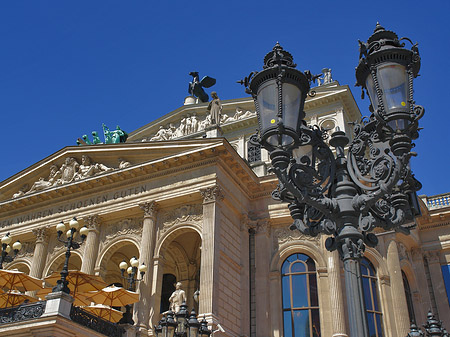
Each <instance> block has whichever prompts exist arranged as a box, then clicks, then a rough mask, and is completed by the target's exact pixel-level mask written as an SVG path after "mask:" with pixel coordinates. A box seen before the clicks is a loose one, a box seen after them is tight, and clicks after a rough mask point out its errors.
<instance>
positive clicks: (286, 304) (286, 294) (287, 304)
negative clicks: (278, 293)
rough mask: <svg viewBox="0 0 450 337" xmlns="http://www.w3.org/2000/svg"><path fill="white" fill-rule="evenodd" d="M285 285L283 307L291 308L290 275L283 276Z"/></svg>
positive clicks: (283, 284)
mask: <svg viewBox="0 0 450 337" xmlns="http://www.w3.org/2000/svg"><path fill="white" fill-rule="evenodd" d="M282 287H283V309H289V308H290V307H291V299H290V296H291V294H290V290H291V287H290V285H289V276H283V279H282Z"/></svg>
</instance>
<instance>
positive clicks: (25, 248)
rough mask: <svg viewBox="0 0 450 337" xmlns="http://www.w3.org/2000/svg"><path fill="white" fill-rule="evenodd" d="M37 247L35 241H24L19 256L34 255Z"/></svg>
mask: <svg viewBox="0 0 450 337" xmlns="http://www.w3.org/2000/svg"><path fill="white" fill-rule="evenodd" d="M36 242H37V241H36ZM35 247H36V243H35V242H22V249H21V250H19V252H18V253H17V258H21V257H33V255H34V249H35Z"/></svg>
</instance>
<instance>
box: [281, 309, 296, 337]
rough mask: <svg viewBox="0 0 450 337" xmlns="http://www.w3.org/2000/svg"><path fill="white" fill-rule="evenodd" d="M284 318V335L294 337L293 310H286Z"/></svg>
mask: <svg viewBox="0 0 450 337" xmlns="http://www.w3.org/2000/svg"><path fill="white" fill-rule="evenodd" d="M283 318H284V322H283V323H284V337H294V336H293V334H292V316H291V311H285V312H284V314H283Z"/></svg>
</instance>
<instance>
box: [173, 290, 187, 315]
mask: <svg viewBox="0 0 450 337" xmlns="http://www.w3.org/2000/svg"><path fill="white" fill-rule="evenodd" d="M181 286H182V284H181V282H177V283H176V284H175V291H174V292H173V293H172V295H170V298H169V302H170V306H169V309H170V310H172V311H173V312H174V313H177V312H178V311H180V306H181V304H183V302H186V293H185V292H184V290H183V289H181Z"/></svg>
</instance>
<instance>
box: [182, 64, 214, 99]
mask: <svg viewBox="0 0 450 337" xmlns="http://www.w3.org/2000/svg"><path fill="white" fill-rule="evenodd" d="M189 75H191V76H192V82H189V88H188V92H189V94H190V95H192V96H194V97H198V99H199V100H200V101H201V102H202V103H206V102H208V99H209V97H208V94H207V93H206V92H205V90H204V89H203V88H209V87H212V86H213V85H214V84H216V79H215V78H212V77H209V76H205V77H203V78H202V80H201V81H199V76H198V72H197V71H191V72H190V73H189Z"/></svg>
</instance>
